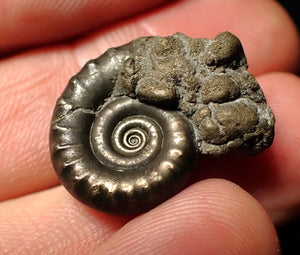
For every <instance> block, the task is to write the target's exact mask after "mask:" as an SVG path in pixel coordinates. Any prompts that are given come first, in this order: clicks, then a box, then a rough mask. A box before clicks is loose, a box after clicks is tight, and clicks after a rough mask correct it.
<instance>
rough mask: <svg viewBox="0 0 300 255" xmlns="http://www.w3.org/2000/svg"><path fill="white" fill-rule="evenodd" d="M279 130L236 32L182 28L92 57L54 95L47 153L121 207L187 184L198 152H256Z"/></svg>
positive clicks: (72, 185) (134, 206)
mask: <svg viewBox="0 0 300 255" xmlns="http://www.w3.org/2000/svg"><path fill="white" fill-rule="evenodd" d="M273 135H274V116H273V114H272V111H271V109H270V108H269V107H268V106H267V104H266V100H265V97H264V95H263V92H262V90H261V88H260V87H259V85H258V83H257V82H256V80H255V78H254V77H253V76H252V75H251V74H250V73H248V71H247V61H246V58H245V55H244V52H243V48H242V46H241V43H240V41H239V39H238V38H237V37H235V36H234V35H232V34H231V33H229V32H224V33H221V34H219V35H217V36H216V37H214V38H213V39H211V40H208V39H203V38H200V39H192V38H190V37H187V36H185V35H183V34H180V33H177V34H174V35H172V36H168V37H159V36H156V37H142V38H138V39H136V40H134V41H132V42H130V43H128V44H126V45H122V46H120V47H116V48H111V49H109V50H107V51H106V52H105V53H104V54H102V55H101V56H100V57H98V58H97V59H94V60H90V61H89V62H88V63H87V64H86V65H85V66H84V67H83V68H82V69H81V70H80V71H79V72H78V73H77V74H76V75H74V76H73V77H72V78H71V79H70V81H69V83H68V85H67V87H66V89H65V90H64V92H63V93H62V95H61V97H60V98H59V99H58V100H57V103H56V106H55V109H54V113H53V117H52V123H51V129H50V151H51V159H52V163H53V166H54V168H55V171H56V173H57V175H58V177H59V179H60V180H61V182H62V184H63V185H64V186H65V187H66V189H67V190H68V191H69V192H70V193H71V194H72V195H73V196H74V197H76V198H77V199H78V200H80V201H81V202H82V203H84V204H86V205H88V206H90V207H92V208H95V209H97V210H99V211H104V212H108V213H113V214H121V215H124V214H137V213H142V212H145V211H147V210H150V209H151V208H153V207H155V206H157V205H158V204H160V203H162V202H164V201H165V200H167V199H169V198H170V197H172V196H173V195H175V194H176V193H178V192H180V191H181V190H182V189H183V188H185V186H186V185H187V183H188V181H189V179H190V177H191V174H192V171H193V168H194V166H195V164H196V162H197V158H198V155H199V154H206V155H213V156H217V155H223V154H226V153H229V152H246V153H250V154H255V153H258V152H260V151H262V150H264V149H266V148H267V147H269V146H270V145H271V143H272V141H273Z"/></svg>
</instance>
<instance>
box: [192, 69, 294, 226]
mask: <svg viewBox="0 0 300 255" xmlns="http://www.w3.org/2000/svg"><path fill="white" fill-rule="evenodd" d="M258 81H259V82H260V84H261V86H262V88H263V90H264V93H265V95H266V98H267V101H268V103H269V105H270V106H271V108H272V109H273V111H274V115H275V118H276V124H275V139H274V142H273V144H272V146H271V147H270V148H269V149H267V150H266V151H264V152H263V153H261V154H259V155H257V156H255V157H246V156H244V157H243V156H241V155H239V156H228V157H223V158H219V159H214V160H212V159H209V158H207V159H204V158H202V159H201V158H200V159H199V167H198V169H199V170H198V173H196V175H197V177H196V178H195V179H203V178H210V177H218V178H226V179H229V180H231V181H233V182H236V183H238V184H239V185H241V186H242V187H243V188H244V189H246V190H247V191H248V192H250V193H251V194H253V195H254V196H255V197H256V198H257V199H258V201H260V202H261V204H262V205H263V206H264V207H265V209H266V210H267V211H268V213H269V214H270V215H271V216H272V219H273V221H274V222H276V223H277V224H281V223H283V222H285V221H287V220H290V219H291V218H293V217H295V216H297V214H298V213H299V210H300V208H299V204H300V189H299V186H300V174H299V165H300V160H299V159H300V151H299V146H300V135H299V130H300V117H299V114H298V109H299V107H300V106H299V96H300V78H299V77H297V76H295V75H292V74H287V73H271V74H266V75H263V76H261V77H258Z"/></svg>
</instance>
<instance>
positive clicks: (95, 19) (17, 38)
mask: <svg viewBox="0 0 300 255" xmlns="http://www.w3.org/2000/svg"><path fill="white" fill-rule="evenodd" d="M163 2H167V1H164V0H155V1H153V0H152V1H134V0H126V1H123V0H117V1H105V0H102V1H97V0H89V1H80V0H75V1H52V2H51V4H49V2H47V1H38V0H29V1H26V3H25V2H24V1H22V0H13V1H9V2H8V1H6V0H2V1H0V13H1V14H2V15H0V37H1V40H0V54H1V53H4V52H5V51H7V50H16V49H18V48H22V47H27V46H32V45H37V44H41V43H48V42H54V41H56V40H61V39H66V38H69V37H73V36H77V35H79V34H81V33H84V32H87V31H91V30H93V29H95V28H97V27H101V26H103V25H105V24H108V23H111V22H114V21H116V20H120V19H123V18H125V17H129V16H130V15H135V14H137V13H140V12H142V11H144V10H146V9H150V8H153V7H154V6H159V5H161V4H162V3H163Z"/></svg>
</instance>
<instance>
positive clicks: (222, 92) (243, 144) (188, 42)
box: [113, 32, 275, 155]
mask: <svg viewBox="0 0 300 255" xmlns="http://www.w3.org/2000/svg"><path fill="white" fill-rule="evenodd" d="M132 44H136V45H138V47H137V48H136V51H134V52H133V54H132V55H131V56H130V57H128V58H127V59H126V61H124V64H123V67H122V68H121V70H120V72H119V75H118V77H117V80H116V86H115V89H114V93H113V96H120V95H126V96H129V97H132V98H137V99H138V100H140V101H141V102H144V103H147V104H151V105H156V106H158V107H161V108H165V109H174V110H177V111H179V112H182V113H183V114H184V115H185V116H186V117H187V118H188V119H189V120H190V121H191V122H192V125H193V127H194V131H195V136H196V140H197V145H198V149H199V152H200V153H201V154H209V155H220V154H227V153H229V152H232V151H238V152H245V153H247V154H256V153H259V152H260V151H262V150H264V149H266V148H267V147H269V146H270V145H271V144H272V141H273V137H274V124H275V118H274V115H273V113H272V111H271V109H270V107H269V106H268V105H267V103H266V99H265V97H264V94H263V92H262V90H261V88H260V86H259V84H258V83H257V81H256V80H255V78H254V76H253V75H251V74H250V73H249V72H248V71H247V67H248V65H247V60H246V57H245V54H244V51H243V47H242V45H241V43H240V40H239V39H238V38H237V37H236V36H234V35H233V34H231V33H229V32H223V33H220V34H219V35H217V36H216V37H214V38H212V39H211V40H208V39H205V38H198V39H192V38H190V37H188V36H186V35H184V34H182V33H176V34H174V35H171V36H168V37H160V36H155V37H146V38H139V39H136V40H135V41H133V42H132Z"/></svg>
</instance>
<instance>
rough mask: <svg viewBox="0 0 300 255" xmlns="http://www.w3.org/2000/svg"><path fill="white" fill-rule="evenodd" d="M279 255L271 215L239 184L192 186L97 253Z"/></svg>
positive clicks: (216, 182) (215, 181) (221, 182)
mask: <svg viewBox="0 0 300 255" xmlns="http://www.w3.org/2000/svg"><path fill="white" fill-rule="evenodd" d="M149 250H151V253H152V254H244V255H247V254H256V255H258V254H263V255H266V254H279V245H278V240H277V235H276V232H275V229H274V226H273V224H272V222H271V220H270V219H269V217H268V215H267V214H266V213H265V211H264V210H263V209H262V207H261V206H260V205H259V203H258V202H257V201H256V200H255V199H254V198H252V197H251V196H250V195H249V194H248V193H246V192H245V191H243V190H242V189H241V188H240V187H238V186H237V185H235V184H233V183H231V182H228V181H225V180H221V179H209V180H205V181H202V182H200V183H197V184H194V185H192V186H191V187H189V188H187V189H186V190H185V191H183V192H182V193H180V194H178V195H177V196H175V197H174V198H172V199H170V200H169V201H167V202H166V203H164V204H162V205H161V206H159V207H157V208H155V209H154V210H152V211H150V212H148V213H146V214H144V215H141V216H140V217H137V218H136V219H134V220H132V221H131V222H130V223H128V224H127V225H125V226H124V227H123V228H122V229H121V230H120V231H119V232H117V233H116V234H114V235H113V236H112V237H111V238H110V239H109V240H108V241H107V242H105V243H104V245H103V246H102V247H101V248H100V249H99V250H97V251H96V253H95V254H125V253H126V254H145V253H147V251H149Z"/></svg>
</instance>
